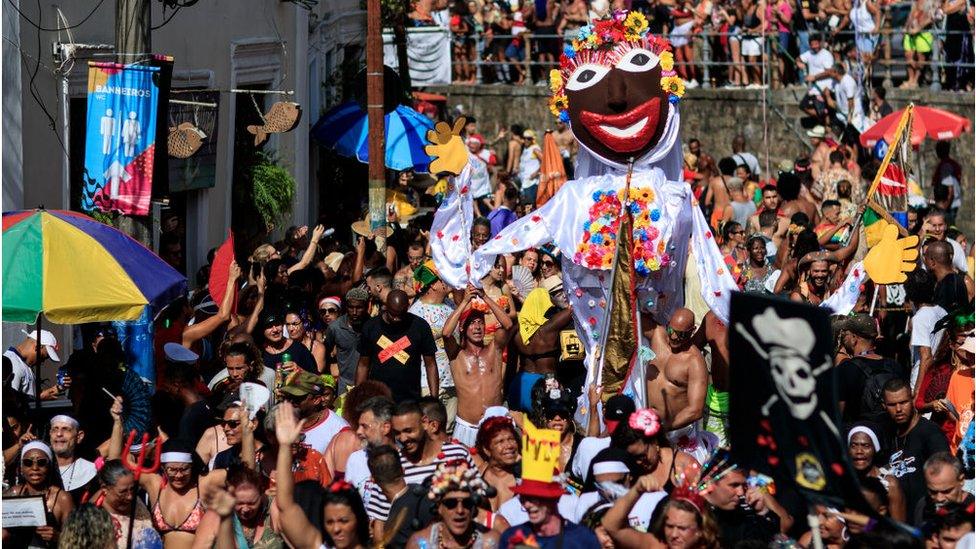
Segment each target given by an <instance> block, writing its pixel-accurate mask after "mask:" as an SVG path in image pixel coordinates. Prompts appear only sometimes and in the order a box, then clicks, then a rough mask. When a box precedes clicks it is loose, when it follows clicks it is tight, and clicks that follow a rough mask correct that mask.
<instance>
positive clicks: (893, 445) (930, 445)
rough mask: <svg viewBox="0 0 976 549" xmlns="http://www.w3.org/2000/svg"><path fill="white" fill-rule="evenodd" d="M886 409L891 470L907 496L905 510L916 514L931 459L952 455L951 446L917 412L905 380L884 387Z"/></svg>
mask: <svg viewBox="0 0 976 549" xmlns="http://www.w3.org/2000/svg"><path fill="white" fill-rule="evenodd" d="M884 406H885V410H886V411H887V412H888V418H889V420H890V421H889V424H888V427H889V433H888V440H887V441H886V442H887V444H886V448H888V449H889V450H890V451H891V458H890V459H889V462H888V470H889V472H890V474H891V475H893V476H894V477H895V478H897V479H898V482H899V484H900V485H901V489H902V491H903V492H905V508H906V509H908V510H913V509H915V507H916V506H917V505H918V502H919V501H921V500H922V499H924V498H925V494H926V489H925V475H924V473H923V465H924V464H925V462H926V460H928V459H929V458H930V457H932V455H934V454H936V453H938V452H947V451H949V444H948V442H947V441H946V437H945V435H944V434H943V433H942V430H941V429H939V427H938V426H937V425H936V424H935V423H932V422H931V421H929V420H927V419H925V418H923V417H922V416H921V415H920V414H919V413H918V411H917V410H916V409H915V399H914V398H912V390H911V388H910V387H909V386H908V382H906V381H905V380H903V379H898V378H895V379H892V380H890V381H888V382H887V383H885V385H884Z"/></svg>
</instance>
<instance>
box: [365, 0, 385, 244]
mask: <svg viewBox="0 0 976 549" xmlns="http://www.w3.org/2000/svg"><path fill="white" fill-rule="evenodd" d="M382 26H383V22H382V19H381V12H380V0H367V1H366V117H367V123H368V134H367V135H368V139H369V225H370V228H371V229H372V230H373V231H375V230H376V229H379V228H380V227H382V226H383V225H384V224H385V223H386V173H385V168H386V167H385V163H386V143H385V138H384V137H385V136H384V135H383V134H384V130H385V128H384V126H385V121H384V112H383V37H382V34H381V32H382ZM377 245H378V246H382V245H383V243H382V242H380V241H377Z"/></svg>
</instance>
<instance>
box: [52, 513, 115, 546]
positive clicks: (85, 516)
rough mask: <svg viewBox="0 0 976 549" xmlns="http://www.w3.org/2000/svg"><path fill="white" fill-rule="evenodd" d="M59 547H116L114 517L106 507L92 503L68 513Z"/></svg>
mask: <svg viewBox="0 0 976 549" xmlns="http://www.w3.org/2000/svg"><path fill="white" fill-rule="evenodd" d="M58 547H59V548H61V549H69V548H70V549H74V548H75V547H94V548H99V549H103V548H106V547H115V527H114V526H113V525H112V517H111V516H110V515H109V514H108V511H106V510H105V509H102V508H101V507H96V506H94V505H92V504H91V503H86V504H84V505H82V506H81V507H78V508H77V509H75V510H74V511H72V512H71V514H70V515H68V520H67V521H65V523H64V527H62V528H61V538H60V539H59V540H58Z"/></svg>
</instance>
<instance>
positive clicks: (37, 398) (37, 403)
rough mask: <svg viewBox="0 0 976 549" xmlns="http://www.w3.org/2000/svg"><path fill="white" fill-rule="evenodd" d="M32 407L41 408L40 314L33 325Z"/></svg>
mask: <svg viewBox="0 0 976 549" xmlns="http://www.w3.org/2000/svg"><path fill="white" fill-rule="evenodd" d="M34 343H35V346H34V409H36V410H40V409H41V315H40V313H38V315H37V323H36V324H35V326H34Z"/></svg>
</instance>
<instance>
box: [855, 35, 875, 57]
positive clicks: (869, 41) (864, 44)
mask: <svg viewBox="0 0 976 549" xmlns="http://www.w3.org/2000/svg"><path fill="white" fill-rule="evenodd" d="M855 43H856V44H857V51H858V52H860V53H874V50H875V48H877V47H878V35H877V34H859V35H857V37H856V38H855Z"/></svg>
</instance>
